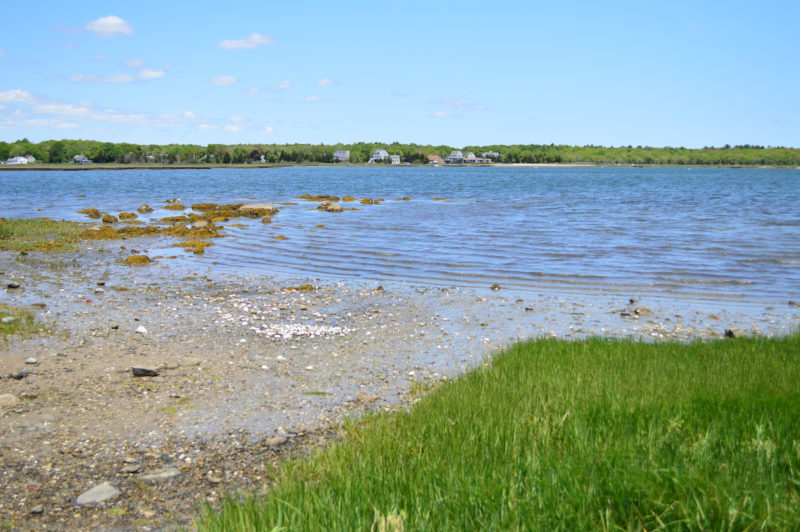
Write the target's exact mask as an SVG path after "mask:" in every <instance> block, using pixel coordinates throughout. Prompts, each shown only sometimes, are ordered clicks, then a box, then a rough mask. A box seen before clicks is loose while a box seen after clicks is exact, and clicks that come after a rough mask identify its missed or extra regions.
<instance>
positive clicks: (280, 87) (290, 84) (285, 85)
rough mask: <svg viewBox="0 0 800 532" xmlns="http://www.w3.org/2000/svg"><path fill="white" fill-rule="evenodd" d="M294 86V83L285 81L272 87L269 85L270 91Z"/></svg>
mask: <svg viewBox="0 0 800 532" xmlns="http://www.w3.org/2000/svg"><path fill="white" fill-rule="evenodd" d="M291 86H292V82H291V81H289V80H287V79H284V80H283V81H279V82H278V83H273V84H272V85H267V88H268V89H288V88H289V87H291Z"/></svg>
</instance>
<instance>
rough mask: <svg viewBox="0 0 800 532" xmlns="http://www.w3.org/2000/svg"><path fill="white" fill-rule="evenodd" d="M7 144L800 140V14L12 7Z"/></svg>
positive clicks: (747, 10) (1, 88)
mask: <svg viewBox="0 0 800 532" xmlns="http://www.w3.org/2000/svg"><path fill="white" fill-rule="evenodd" d="M6 4H7V5H5V6H4V7H3V15H4V16H3V20H4V24H3V30H2V32H0V72H2V75H0V140H5V141H13V140H16V139H19V138H23V137H27V138H29V139H30V140H32V141H35V142H38V141H42V140H47V139H53V138H55V139H60V138H83V139H95V140H104V141H113V142H134V143H140V144H148V143H158V144H163V143H172V142H175V143H197V144H203V145H205V144H208V143H225V144H231V143H291V142H302V143H336V142H343V143H349V142H358V141H382V142H392V141H399V142H417V143H421V144H448V145H451V146H456V147H459V146H464V145H468V144H469V145H471V144H478V145H486V144H493V143H497V144H512V143H520V144H531V143H532V144H549V143H551V142H552V143H557V144H577V145H583V144H601V145H609V146H619V145H628V144H632V145H640V144H641V145H650V146H686V147H703V146H706V145H709V146H710V145H716V146H721V145H723V144H726V143H729V144H761V145H771V146H778V145H781V146H794V147H798V146H800V97H798V94H800V31H798V29H797V21H798V20H800V2H797V0H793V1H786V2H764V3H758V2H669V3H665V2H533V1H531V2H508V1H503V0H499V1H496V2H491V3H489V2H470V1H466V2H459V3H455V4H454V3H432V2H424V1H419V2H418V1H409V2H403V1H397V2H394V3H391V4H385V3H382V2H377V3H376V2H344V3H342V2H270V1H264V0H262V1H259V2H248V1H238V2H230V3H224V2H202V1H201V2H198V1H194V2H184V1H180V0H178V1H169V2H164V1H161V2H152V1H147V0H145V1H139V2H113V1H103V2H85V1H75V2H54V1H53V2H51V1H47V2H44V1H37V2H7V3H6Z"/></svg>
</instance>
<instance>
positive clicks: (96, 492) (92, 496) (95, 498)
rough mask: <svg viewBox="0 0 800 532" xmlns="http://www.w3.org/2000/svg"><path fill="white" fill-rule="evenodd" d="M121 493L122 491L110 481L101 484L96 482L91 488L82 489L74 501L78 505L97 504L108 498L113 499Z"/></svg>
mask: <svg viewBox="0 0 800 532" xmlns="http://www.w3.org/2000/svg"><path fill="white" fill-rule="evenodd" d="M121 494H122V492H121V491H119V490H118V489H117V488H116V487H115V486H114V485H113V484H111V483H110V482H103V483H102V484H98V485H97V486H95V487H93V488H92V489H90V490H87V491H84V492H83V493H81V494H80V495H78V499H77V501H76V502H77V503H78V505H80V506H84V505H87V504H98V503H101V502H105V501H107V500H109V499H113V498H114V497H117V496H119V495H121Z"/></svg>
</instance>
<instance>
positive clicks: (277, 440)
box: [264, 436, 289, 447]
mask: <svg viewBox="0 0 800 532" xmlns="http://www.w3.org/2000/svg"><path fill="white" fill-rule="evenodd" d="M287 441H289V438H287V437H286V436H273V437H272V438H267V439H266V440H264V443H265V444H266V445H268V446H269V447H280V446H281V445H283V444H284V443H286V442H287Z"/></svg>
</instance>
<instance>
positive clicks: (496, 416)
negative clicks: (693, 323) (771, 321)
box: [198, 335, 800, 531]
mask: <svg viewBox="0 0 800 532" xmlns="http://www.w3.org/2000/svg"><path fill="white" fill-rule="evenodd" d="M798 382H800V335H793V336H790V337H787V338H783V339H753V338H735V339H731V340H718V341H713V342H710V343H702V342H700V341H697V342H694V343H691V344H679V343H663V344H644V343H635V342H628V341H615V340H600V339H591V340H585V341H580V342H566V341H554V340H536V341H531V342H526V343H520V344H518V345H515V346H513V347H511V348H509V349H508V350H506V351H505V352H503V353H501V354H499V355H498V356H496V357H494V358H493V359H491V361H487V363H486V364H485V365H484V366H483V367H480V368H478V369H476V370H473V371H471V372H469V373H468V374H466V375H464V376H463V377H461V378H459V379H454V380H452V381H449V382H446V383H443V384H442V385H440V386H438V387H437V388H436V389H434V390H433V391H431V392H430V394H429V395H427V396H426V397H425V398H424V399H421V400H420V401H419V402H417V403H416V404H415V405H414V406H413V407H412V409H411V410H410V411H408V412H404V413H395V414H376V415H372V416H370V417H367V418H365V419H362V420H359V421H355V422H352V423H349V424H348V425H346V427H345V430H346V437H345V439H344V440H343V442H342V443H340V444H337V445H335V446H333V447H330V448H328V449H326V450H324V451H323V452H321V453H320V454H318V455H317V456H315V457H313V458H311V459H309V460H306V461H299V462H294V463H290V464H288V465H286V466H284V468H283V469H282V470H281V472H280V474H279V475H278V478H277V481H276V483H275V485H274V487H273V489H272V490H271V491H270V492H269V493H268V494H267V495H266V497H265V498H256V497H252V498H249V499H244V500H241V499H233V498H230V499H228V500H227V501H226V502H224V503H223V505H222V508H221V510H220V511H219V512H216V511H213V510H211V509H209V508H207V509H206V510H205V512H204V513H203V515H202V518H201V519H200V521H199V522H198V527H199V529H200V530H202V531H212V530H226V531H227V530H272V529H276V528H277V529H286V530H368V529H370V528H371V527H372V528H375V527H381V526H383V525H386V524H387V521H388V519H387V517H389V516H392V522H393V523H396V524H397V523H399V524H400V526H402V527H404V528H405V529H406V530H528V529H532V530H598V529H600V530H611V529H618V530H643V529H647V530H654V529H662V530H663V529H670V530H671V529H686V530H701V529H713V530H747V529H773V530H774V529H795V528H796V526H797V523H798V522H800V422H799V421H798V420H800V388H798V386H797V383H798Z"/></svg>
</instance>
